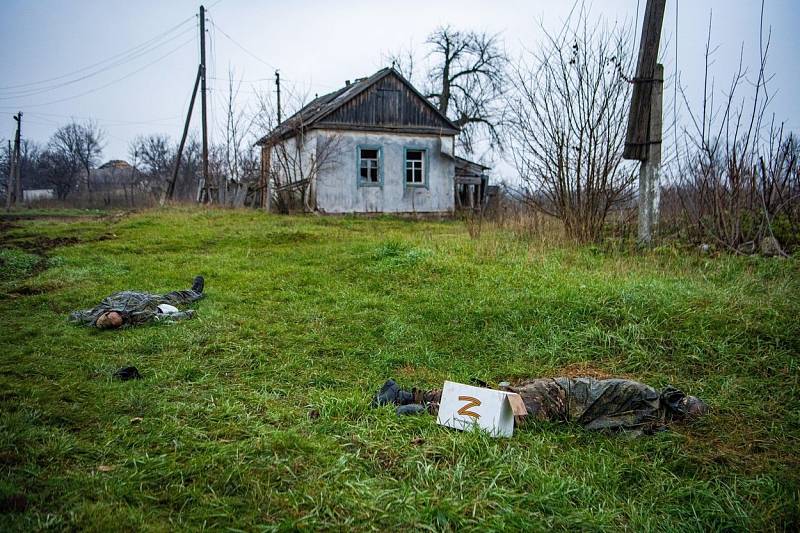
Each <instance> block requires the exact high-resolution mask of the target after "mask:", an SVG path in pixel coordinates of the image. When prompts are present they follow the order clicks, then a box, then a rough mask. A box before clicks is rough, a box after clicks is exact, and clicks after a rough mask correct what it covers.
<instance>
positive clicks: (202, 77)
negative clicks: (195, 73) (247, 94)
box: [200, 6, 211, 203]
mask: <svg viewBox="0 0 800 533" xmlns="http://www.w3.org/2000/svg"><path fill="white" fill-rule="evenodd" d="M200 109H201V114H202V118H201V121H202V123H203V126H202V130H203V187H204V188H205V191H206V202H208V203H211V187H210V185H209V180H208V122H207V117H206V8H205V7H203V6H200Z"/></svg>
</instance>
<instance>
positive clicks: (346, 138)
mask: <svg viewBox="0 0 800 533" xmlns="http://www.w3.org/2000/svg"><path fill="white" fill-rule="evenodd" d="M316 133H317V135H318V136H319V137H320V140H319V142H318V145H324V142H323V141H322V137H323V136H327V137H331V136H334V137H337V139H336V140H335V141H334V142H335V145H336V153H335V156H333V157H334V158H335V161H332V162H331V164H329V165H327V166H326V168H324V169H323V170H322V171H321V172H320V173H319V175H318V176H317V178H316V182H315V190H316V199H317V209H319V210H320V211H321V212H323V213H412V212H417V213H448V212H452V211H453V209H454V202H455V201H454V196H453V195H454V192H453V191H454V179H455V162H454V161H453V160H452V159H451V158H449V157H446V156H444V155H443V154H442V142H445V143H447V144H449V145H450V147H452V144H451V143H452V140H453V137H452V136H447V137H441V138H440V137H439V136H436V135H408V134H391V133H370V132H342V131H332V130H328V131H323V130H317V132H316ZM359 145H369V146H380V147H381V148H382V157H383V160H382V161H381V170H382V177H383V183H382V185H381V186H359V184H358V176H359V169H358V153H357V147H358V146H359ZM405 148H424V149H426V150H427V166H428V169H427V187H416V186H415V187H409V186H406V184H405V151H404V149H405ZM450 151H452V148H451V149H450Z"/></svg>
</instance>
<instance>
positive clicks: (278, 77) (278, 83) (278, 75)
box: [275, 70, 281, 125]
mask: <svg viewBox="0 0 800 533" xmlns="http://www.w3.org/2000/svg"><path fill="white" fill-rule="evenodd" d="M275 88H276V90H277V92H278V125H280V123H281V73H280V72H278V71H277V70H276V71H275Z"/></svg>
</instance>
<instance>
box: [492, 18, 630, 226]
mask: <svg viewBox="0 0 800 533" xmlns="http://www.w3.org/2000/svg"><path fill="white" fill-rule="evenodd" d="M588 19H589V17H588V13H587V12H586V11H584V10H583V9H582V10H581V11H580V13H578V15H577V17H575V18H573V19H571V20H569V21H567V24H566V25H565V27H564V29H563V30H562V31H561V32H560V33H559V34H553V33H550V32H548V31H547V30H546V29H545V28H544V27H542V29H541V31H542V32H543V34H544V42H543V43H542V44H541V45H540V46H539V47H538V48H537V49H536V51H535V52H527V53H526V55H525V56H524V57H523V58H522V59H521V60H520V62H519V65H518V66H517V67H516V68H514V69H513V72H512V76H511V86H512V91H510V94H509V97H508V99H507V103H508V107H507V121H508V127H507V128H506V133H507V139H508V143H509V145H508V148H509V149H508V152H507V153H509V154H510V159H511V161H512V162H513V164H514V166H515V167H516V169H517V171H518V172H519V175H520V177H521V179H522V186H521V187H520V188H519V189H518V191H517V193H518V194H519V195H520V196H521V198H522V199H523V200H524V201H525V202H527V203H529V204H530V205H532V206H534V207H535V208H537V209H539V210H541V211H543V212H544V213H546V214H549V215H552V216H554V217H557V218H558V219H560V220H561V221H562V222H563V224H564V227H565V230H566V233H567V235H568V236H569V237H570V238H573V239H575V240H577V241H582V242H585V241H591V240H594V239H597V238H598V237H599V236H600V232H601V230H602V228H603V225H604V223H605V221H606V218H607V216H608V214H609V212H610V211H611V210H612V209H615V208H618V207H622V206H626V205H627V204H628V202H630V200H631V199H632V196H633V193H634V189H633V184H634V183H635V173H634V168H633V166H632V165H631V164H629V163H625V162H624V161H623V159H622V149H623V146H624V141H625V114H626V110H627V103H628V101H629V94H630V85H629V84H628V83H627V82H626V80H625V79H624V75H623V74H622V72H623V70H626V69H629V68H630V67H631V60H630V56H629V50H630V49H631V46H630V39H629V37H630V32H629V30H628V29H627V28H624V27H620V26H617V25H612V26H609V25H608V24H606V23H605V22H603V21H600V22H599V23H598V22H597V21H596V20H592V22H591V24H590V23H589V20H588Z"/></svg>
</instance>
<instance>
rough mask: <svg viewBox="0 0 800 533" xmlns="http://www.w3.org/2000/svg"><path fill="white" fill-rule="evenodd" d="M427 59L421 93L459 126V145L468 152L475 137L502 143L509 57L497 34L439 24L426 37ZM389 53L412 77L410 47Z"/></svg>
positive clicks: (495, 145)
mask: <svg viewBox="0 0 800 533" xmlns="http://www.w3.org/2000/svg"><path fill="white" fill-rule="evenodd" d="M425 44H426V58H427V60H428V61H429V64H428V65H427V69H426V70H427V72H426V73H425V79H424V81H423V87H424V89H423V91H424V93H425V95H426V96H427V97H428V98H429V99H431V101H432V102H433V103H434V104H435V105H436V106H437V107H438V108H439V111H441V112H442V113H443V114H445V115H446V116H447V117H448V118H450V119H451V120H452V121H453V122H454V123H455V124H456V125H457V126H459V127H460V128H461V129H462V130H461V135H459V137H458V143H459V148H460V149H461V150H462V151H463V152H465V153H466V154H471V153H473V152H474V151H475V149H476V144H477V143H478V141H481V140H487V141H488V142H489V143H490V145H491V146H492V147H500V146H501V142H500V141H501V135H500V131H499V125H500V119H501V116H502V96H503V92H504V89H505V87H504V86H505V79H506V66H507V62H508V61H507V58H506V54H505V51H504V50H503V46H502V43H501V41H500V37H499V36H498V35H493V34H488V33H484V32H476V31H458V30H455V29H453V28H452V27H450V26H443V27H440V28H437V29H436V30H435V31H434V32H433V33H431V34H430V36H429V37H428V40H427V41H426V43H425ZM388 59H389V60H390V61H391V62H392V65H393V66H394V68H396V69H397V70H398V71H399V72H400V73H401V74H403V75H404V76H405V77H406V78H408V79H409V80H411V81H412V82H415V80H414V75H415V67H416V65H418V64H419V61H415V54H414V51H413V49H411V48H408V49H405V50H401V51H399V52H396V53H394V54H389V56H388Z"/></svg>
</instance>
